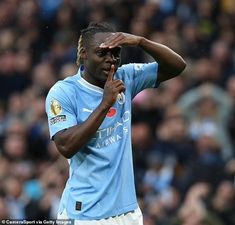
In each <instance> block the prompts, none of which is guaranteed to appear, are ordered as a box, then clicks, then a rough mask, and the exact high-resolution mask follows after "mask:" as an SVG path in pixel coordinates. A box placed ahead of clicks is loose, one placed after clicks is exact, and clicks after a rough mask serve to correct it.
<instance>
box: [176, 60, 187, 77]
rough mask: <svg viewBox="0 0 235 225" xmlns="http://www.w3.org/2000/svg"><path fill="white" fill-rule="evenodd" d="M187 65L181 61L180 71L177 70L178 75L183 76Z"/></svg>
mask: <svg viewBox="0 0 235 225" xmlns="http://www.w3.org/2000/svg"><path fill="white" fill-rule="evenodd" d="M186 65H187V64H186V62H185V61H184V60H183V59H181V62H180V63H179V66H178V69H176V71H177V75H179V74H181V73H182V72H183V71H184V69H185V68H186Z"/></svg>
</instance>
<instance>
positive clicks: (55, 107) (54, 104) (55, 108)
mask: <svg viewBox="0 0 235 225" xmlns="http://www.w3.org/2000/svg"><path fill="white" fill-rule="evenodd" d="M50 108H51V113H52V114H53V115H54V116H57V115H59V114H60V113H61V112H62V107H61V105H60V103H59V102H58V101H57V100H55V99H53V100H52V101H51V106H50Z"/></svg>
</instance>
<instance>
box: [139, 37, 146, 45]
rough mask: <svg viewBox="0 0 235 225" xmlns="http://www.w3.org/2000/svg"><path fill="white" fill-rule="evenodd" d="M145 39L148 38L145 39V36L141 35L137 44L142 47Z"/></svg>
mask: <svg viewBox="0 0 235 225" xmlns="http://www.w3.org/2000/svg"><path fill="white" fill-rule="evenodd" d="M145 40H146V39H145V38H144V37H139V40H138V44H137V45H138V46H139V47H142V46H143V43H144V41H145Z"/></svg>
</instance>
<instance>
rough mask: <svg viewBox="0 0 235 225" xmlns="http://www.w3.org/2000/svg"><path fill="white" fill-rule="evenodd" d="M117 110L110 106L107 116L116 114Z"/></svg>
mask: <svg viewBox="0 0 235 225" xmlns="http://www.w3.org/2000/svg"><path fill="white" fill-rule="evenodd" d="M116 112H117V110H116V109H115V108H113V107H112V108H110V109H109V111H108V113H107V115H106V116H107V117H113V116H114V115H115V114H116Z"/></svg>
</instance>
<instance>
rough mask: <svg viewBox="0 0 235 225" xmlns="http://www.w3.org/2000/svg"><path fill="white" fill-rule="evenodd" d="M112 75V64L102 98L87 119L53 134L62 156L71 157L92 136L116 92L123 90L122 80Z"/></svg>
mask: <svg viewBox="0 0 235 225" xmlns="http://www.w3.org/2000/svg"><path fill="white" fill-rule="evenodd" d="M113 75H114V66H112V67H111V70H110V72H109V75H108V79H107V81H106V84H105V87H104V95H103V99H102V101H101V103H100V105H99V106H98V107H97V108H96V110H95V111H94V112H92V113H91V115H90V116H89V117H88V119H87V120H86V121H85V122H84V123H82V124H79V125H76V126H73V127H70V128H68V129H66V130H63V131H59V132H58V133H57V134H56V135H55V136H54V141H55V144H56V147H57V149H58V151H59V152H60V153H61V154H62V155H63V156H64V157H66V158H71V157H72V156H73V155H74V154H76V153H77V152H78V151H79V149H81V147H83V146H84V145H85V144H86V143H87V142H88V141H89V140H90V139H91V138H92V136H93V135H94V134H95V133H96V131H97V130H98V128H99V127H100V125H101V123H102V122H103V120H104V119H105V117H106V114H107V113H108V111H109V109H110V107H111V106H112V105H113V104H114V103H115V101H116V97H117V95H118V93H120V92H122V91H125V87H124V84H123V82H122V81H121V80H113Z"/></svg>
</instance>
